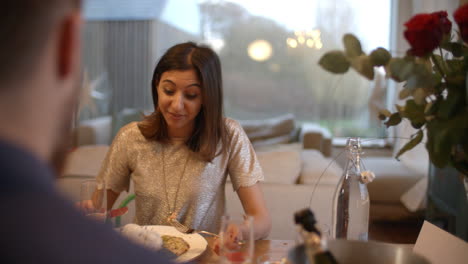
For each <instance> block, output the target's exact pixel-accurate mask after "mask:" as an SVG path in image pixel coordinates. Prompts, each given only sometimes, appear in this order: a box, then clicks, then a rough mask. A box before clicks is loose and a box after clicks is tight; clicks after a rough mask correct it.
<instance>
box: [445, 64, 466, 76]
mask: <svg viewBox="0 0 468 264" xmlns="http://www.w3.org/2000/svg"><path fill="white" fill-rule="evenodd" d="M463 72H466V70H465V65H464V63H463V61H462V60H447V74H448V75H450V76H453V77H457V76H459V77H460V78H461V80H463V79H464V78H463V77H464V76H460V73H463Z"/></svg>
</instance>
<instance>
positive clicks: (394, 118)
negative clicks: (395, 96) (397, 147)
mask: <svg viewBox="0 0 468 264" xmlns="http://www.w3.org/2000/svg"><path fill="white" fill-rule="evenodd" d="M400 122H401V115H400V113H398V112H396V113H393V114H392V115H391V116H390V118H389V119H388V121H387V122H385V123H384V124H385V125H386V126H387V128H388V127H391V126H396V125H398V124H400Z"/></svg>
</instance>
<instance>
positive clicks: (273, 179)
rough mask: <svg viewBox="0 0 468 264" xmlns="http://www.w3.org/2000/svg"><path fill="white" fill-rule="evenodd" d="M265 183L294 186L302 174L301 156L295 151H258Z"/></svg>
mask: <svg viewBox="0 0 468 264" xmlns="http://www.w3.org/2000/svg"><path fill="white" fill-rule="evenodd" d="M257 157H258V161H259V162H260V166H261V167H262V169H263V173H264V175H265V182H269V183H285V184H294V183H295V182H296V181H297V179H298V177H299V174H300V173H301V166H302V162H301V155H300V152H299V151H297V150H294V149H289V150H288V149H281V148H279V149H276V150H274V149H273V150H270V151H257Z"/></svg>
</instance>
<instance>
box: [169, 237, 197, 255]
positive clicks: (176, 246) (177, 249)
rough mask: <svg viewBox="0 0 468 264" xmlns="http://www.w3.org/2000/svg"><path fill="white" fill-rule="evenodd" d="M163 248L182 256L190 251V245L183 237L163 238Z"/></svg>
mask: <svg viewBox="0 0 468 264" xmlns="http://www.w3.org/2000/svg"><path fill="white" fill-rule="evenodd" d="M162 241H163V247H164V248H166V249H168V250H169V251H171V252H172V253H174V254H176V255H177V256H180V255H182V254H184V253H185V252H187V251H188V250H189V249H190V245H189V244H188V243H187V242H186V241H185V240H184V239H183V238H181V237H176V236H167V235H164V236H162Z"/></svg>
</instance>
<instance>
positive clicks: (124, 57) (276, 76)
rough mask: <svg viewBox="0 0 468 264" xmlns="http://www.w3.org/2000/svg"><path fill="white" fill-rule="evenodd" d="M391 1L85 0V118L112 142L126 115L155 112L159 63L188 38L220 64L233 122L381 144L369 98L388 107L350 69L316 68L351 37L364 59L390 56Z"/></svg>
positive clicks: (380, 130)
mask: <svg viewBox="0 0 468 264" xmlns="http://www.w3.org/2000/svg"><path fill="white" fill-rule="evenodd" d="M390 1H391V0H381V1H371V0H302V1H301V0H289V1H269V0H254V1H250V0H225V1H220V0H218V1H213V0H211V1H210V0H160V1H151V0H132V1H126V0H101V1H88V2H87V4H86V5H85V18H86V27H85V33H84V41H85V42H84V51H83V56H84V68H85V71H86V72H87V76H88V80H89V82H88V83H89V85H88V89H85V93H84V95H83V96H84V97H83V98H85V99H87V100H83V102H84V103H83V104H82V106H81V111H80V120H82V122H90V121H89V120H93V119H96V118H105V117H109V118H110V117H112V124H113V129H112V131H114V132H113V133H114V134H115V131H116V130H117V129H118V128H119V127H120V126H121V125H122V124H123V123H125V121H127V120H126V119H125V118H123V117H128V116H129V115H125V113H132V110H137V111H151V110H152V99H151V91H150V80H151V74H152V70H153V68H154V66H155V63H156V61H157V59H158V58H159V57H160V56H161V55H162V54H163V53H164V51H165V50H166V49H168V48H169V47H171V46H172V45H174V44H176V43H180V42H184V41H189V40H191V41H195V42H199V43H200V42H202V43H206V44H208V45H210V46H211V47H213V49H215V50H216V51H217V52H218V54H219V56H220V58H221V62H222V65H223V78H224V94H225V112H226V115H228V116H230V117H232V118H235V119H263V118H268V117H274V116H277V115H281V114H285V113H293V114H294V115H295V116H296V118H297V120H298V121H300V122H316V123H320V124H322V125H324V126H327V127H328V128H330V130H331V131H332V133H333V135H334V136H335V137H348V136H361V137H381V136H383V135H384V133H385V129H384V128H383V127H382V125H381V122H380V121H378V120H377V119H376V113H375V112H374V113H372V111H369V98H370V97H371V95H372V93H373V92H374V94H379V93H382V94H381V95H380V94H379V96H374V97H375V98H376V100H377V104H383V105H382V106H383V107H384V106H385V105H384V102H385V101H386V98H385V92H382V91H374V90H373V88H372V87H374V86H375V85H374V83H373V82H369V81H367V80H365V79H364V78H362V77H361V76H359V75H358V74H356V73H354V72H353V71H350V72H349V73H347V74H346V75H332V74H329V73H327V72H325V71H324V70H322V69H321V68H320V67H319V66H318V60H319V58H320V57H321V56H322V55H323V54H324V53H325V52H326V51H329V50H332V49H342V43H341V37H342V36H343V35H344V34H345V33H348V32H352V33H354V34H355V35H356V36H358V38H359V39H361V41H362V46H363V49H364V50H365V51H366V52H370V51H371V50H372V49H374V48H377V47H379V46H382V45H384V46H383V47H385V48H387V49H388V43H389V36H390V17H391V14H390V10H391V8H390V5H391V3H390ZM374 103H375V102H374ZM122 116H123V117H122ZM130 116H131V115H130ZM122 118H123V119H122ZM86 120H87V121H86Z"/></svg>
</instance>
